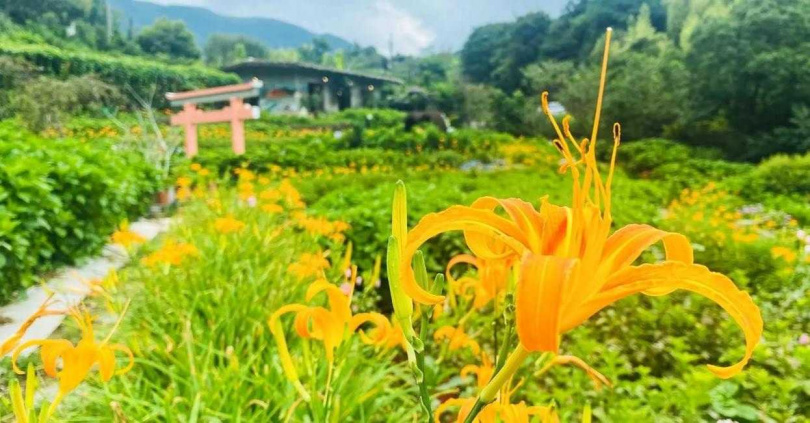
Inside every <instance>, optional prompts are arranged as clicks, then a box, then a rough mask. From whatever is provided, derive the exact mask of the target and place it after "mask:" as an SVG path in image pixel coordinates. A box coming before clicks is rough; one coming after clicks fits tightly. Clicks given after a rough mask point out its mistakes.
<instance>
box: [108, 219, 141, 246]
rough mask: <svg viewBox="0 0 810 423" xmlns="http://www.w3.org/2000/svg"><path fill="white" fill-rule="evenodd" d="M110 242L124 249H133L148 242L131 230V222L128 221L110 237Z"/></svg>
mask: <svg viewBox="0 0 810 423" xmlns="http://www.w3.org/2000/svg"><path fill="white" fill-rule="evenodd" d="M110 240H111V241H112V242H113V243H115V244H121V245H123V246H124V247H131V246H133V245H135V244H143V243H144V242H146V238H144V237H143V236H141V235H139V234H138V233H137V232H133V231H132V230H130V229H129V222H126V221H124V222H123V223H121V226H119V227H118V230H116V231H115V232H113V234H112V236H110Z"/></svg>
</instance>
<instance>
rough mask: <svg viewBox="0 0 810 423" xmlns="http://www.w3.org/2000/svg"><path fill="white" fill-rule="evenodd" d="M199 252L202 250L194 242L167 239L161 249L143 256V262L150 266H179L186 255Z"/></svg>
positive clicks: (189, 255) (194, 254) (195, 254)
mask: <svg viewBox="0 0 810 423" xmlns="http://www.w3.org/2000/svg"><path fill="white" fill-rule="evenodd" d="M199 254H200V252H199V250H197V247H195V246H194V245H192V244H189V243H187V242H177V241H175V240H169V241H166V243H165V244H163V246H162V247H161V248H160V249H159V250H157V251H155V252H154V253H152V254H149V255H148V256H146V257H144V258H142V259H141V263H142V264H144V265H145V266H148V267H154V266H156V265H158V264H168V265H172V266H179V265H180V264H181V263H182V262H183V260H185V258H186V257H193V256H197V255H199Z"/></svg>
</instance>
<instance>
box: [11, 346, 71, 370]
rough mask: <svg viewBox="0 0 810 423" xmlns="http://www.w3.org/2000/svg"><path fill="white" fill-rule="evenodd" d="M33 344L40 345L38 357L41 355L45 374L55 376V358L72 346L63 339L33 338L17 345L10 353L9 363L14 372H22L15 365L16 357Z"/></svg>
mask: <svg viewBox="0 0 810 423" xmlns="http://www.w3.org/2000/svg"><path fill="white" fill-rule="evenodd" d="M34 346H38V347H40V352H39V354H40V357H42V365H43V368H44V370H45V374H47V375H48V376H50V377H56V360H57V359H58V358H59V357H60V356H61V355H62V353H63V352H64V351H65V350H67V349H70V348H73V344H72V343H71V342H70V341H68V340H65V339H35V340H31V341H28V342H25V343H23V344H22V345H20V346H19V347H17V349H15V350H14V354H12V355H11V365H12V367H13V369H14V372H15V373H17V374H23V373H24V372H23V371H22V370H20V368H19V367H17V357H19V356H20V353H21V352H23V351H24V350H26V349H28V348H30V347H34Z"/></svg>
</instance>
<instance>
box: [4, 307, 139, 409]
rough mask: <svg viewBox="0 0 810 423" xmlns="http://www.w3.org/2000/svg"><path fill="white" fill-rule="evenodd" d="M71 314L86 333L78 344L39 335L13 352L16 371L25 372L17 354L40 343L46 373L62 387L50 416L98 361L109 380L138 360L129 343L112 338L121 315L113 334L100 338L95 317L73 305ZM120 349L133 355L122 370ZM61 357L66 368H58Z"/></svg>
mask: <svg viewBox="0 0 810 423" xmlns="http://www.w3.org/2000/svg"><path fill="white" fill-rule="evenodd" d="M125 313H126V307H125V308H124V312H122V314H121V317H123V315H124V314H125ZM38 314H39V313H38ZM68 315H69V316H70V317H71V318H73V320H74V321H75V322H76V324H77V326H78V327H79V329H80V330H81V333H82V337H81V340H80V341H79V343H78V344H75V345H74V344H73V343H72V342H70V341H68V340H67V339H35V340H31V341H28V342H24V343H23V344H22V345H20V346H19V347H17V348H16V349H15V350H14V353H13V354H12V356H11V364H12V366H13V368H14V371H15V372H16V373H17V374H24V372H23V371H22V370H20V368H19V367H17V358H18V357H19V355H20V353H22V352H23V351H24V350H26V349H28V348H30V347H39V349H40V357H41V359H42V365H43V368H44V370H45V374H47V375H48V376H50V377H53V378H56V379H58V380H59V390H58V392H57V394H56V398H54V400H53V402H52V403H51V405H50V407H49V408H48V412H47V415H48V416H50V415H52V414H53V412H54V410H56V407H57V406H58V405H59V403H60V402H61V401H62V399H64V397H65V396H66V395H67V394H69V393H70V392H71V391H73V390H74V389H76V387H78V386H79V384H81V383H82V382H83V381H84V380H85V379H86V378H87V376H88V375H89V374H90V370H92V369H93V366H95V365H98V370H99V374H100V375H101V380H103V381H104V382H107V381H109V380H110V379H112V377H113V376H114V375H121V374H124V373H126V372H128V371H129V370H130V369H132V366H134V364H135V357H134V356H133V354H132V351H130V349H129V348H128V347H127V346H125V345H122V344H111V343H110V338H111V337H112V335H113V333H115V329H116V328H117V327H118V325H119V324H120V322H121V320H120V318H119V320H118V322H116V324H115V326H114V327H113V329H112V330H111V331H110V333H109V335H107V337H106V338H105V339H104V340H103V341H101V342H97V341H96V339H95V336H94V334H93V318H92V316H91V315H90V314H89V313H88V312H87V311H86V310H84V309H82V308H79V307H73V308H71V309H70V310H68ZM35 316H36V314H35ZM116 352H123V353H124V354H126V355H127V357H128V359H129V363H128V364H127V365H126V366H125V367H124V368H121V369H118V370H116V359H115V353H116ZM60 361H61V363H62V368H61V370H57V362H60Z"/></svg>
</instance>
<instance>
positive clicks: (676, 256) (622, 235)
mask: <svg viewBox="0 0 810 423" xmlns="http://www.w3.org/2000/svg"><path fill="white" fill-rule="evenodd" d="M662 240H663V242H664V248H665V250H666V253H667V260H668V261H678V262H681V263H687V264H692V263H693V262H694V254H693V252H692V244H691V243H690V242H689V240H688V239H687V238H686V237H685V236H683V235H681V234H679V233H675V232H667V231H662V230H660V229H657V228H654V227H652V226H649V225H627V226H625V227H623V228H621V229H619V230H618V231H616V232H614V233H613V235H611V236H610V237H609V238H608V239H607V241H606V242H605V249H604V251H603V254H602V260H601V264H600V266H605V267H606V268H607V269H606V270H607V273H606V274H612V273H614V272H617V271H619V270H621V269H623V268H625V267H627V266H630V265H631V264H633V262H634V261H636V259H637V258H638V257H639V256H640V255H641V253H642V252H644V250H646V249H647V248H649V247H650V246H651V245H653V244H655V243H656V242H658V241H662Z"/></svg>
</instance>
